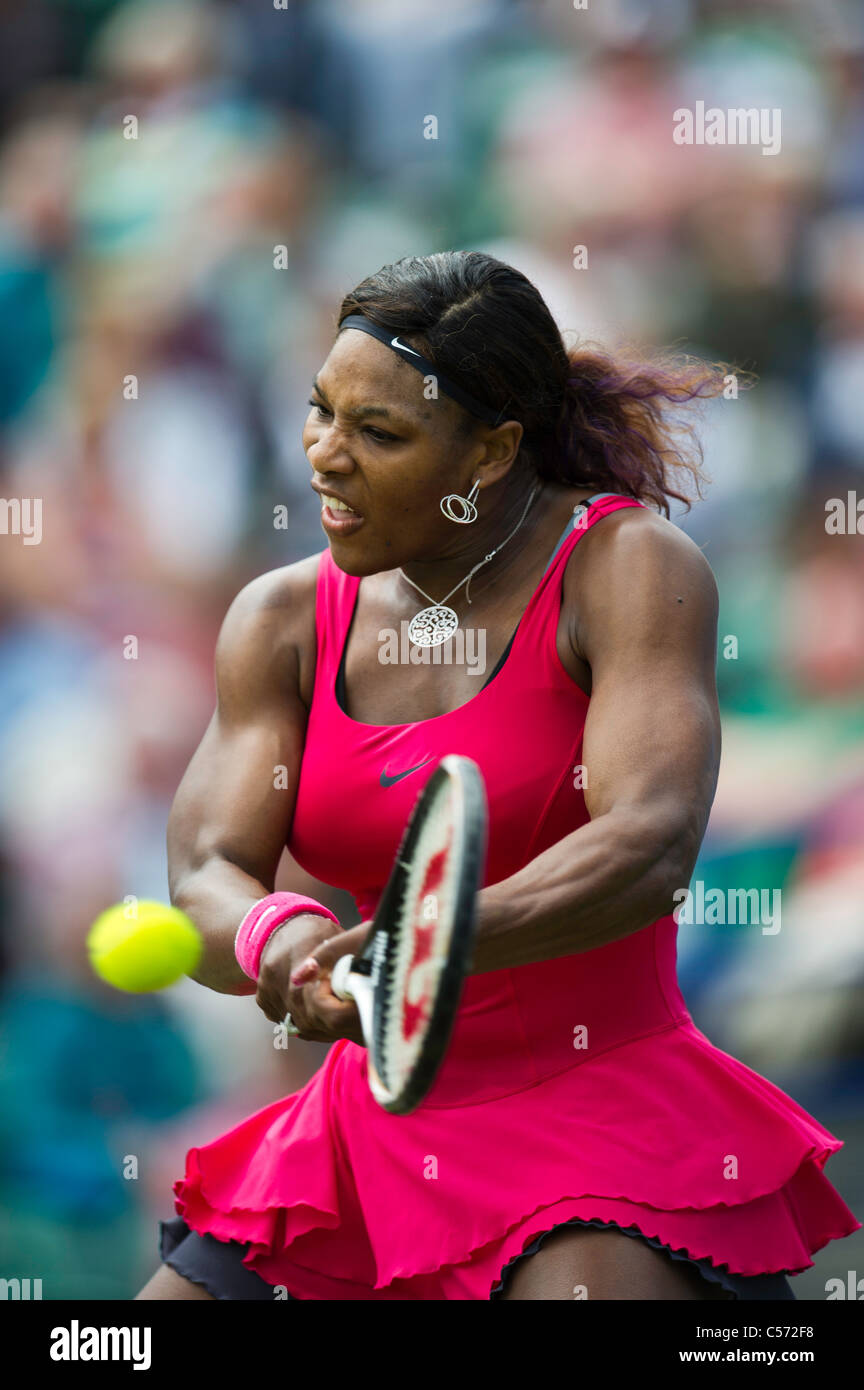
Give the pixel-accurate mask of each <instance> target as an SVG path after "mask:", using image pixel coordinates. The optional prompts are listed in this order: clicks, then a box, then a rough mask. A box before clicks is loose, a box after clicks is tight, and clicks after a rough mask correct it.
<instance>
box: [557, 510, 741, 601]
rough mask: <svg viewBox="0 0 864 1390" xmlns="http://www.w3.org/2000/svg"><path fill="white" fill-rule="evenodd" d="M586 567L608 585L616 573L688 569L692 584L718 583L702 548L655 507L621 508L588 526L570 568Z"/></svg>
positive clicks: (586, 574) (585, 568) (586, 570)
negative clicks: (612, 572)
mask: <svg viewBox="0 0 864 1390" xmlns="http://www.w3.org/2000/svg"><path fill="white" fill-rule="evenodd" d="M571 565H572V568H573V570H574V571H575V570H576V569H579V568H582V569H583V570H584V575H583V578H587V576H588V574H589V572H590V574H591V575H592V577H593V579H594V580H596V581H598V582H600V583H605V582H606V580H607V579H608V578H609V577H610V572H611V571H613V570H614V571H616V572H618V573H622V574H624V575H628V574H629V575H630V577H631V579H632V578H633V577H635V576H636V575H638V574H641V575H642V578H643V581H644V580H647V579H648V578H649V577H650V576H651V575H662V574H664V573H669V571H670V569H671V570H674V572H675V573H680V574H684V573H686V574H687V575H688V576H689V577H690V579H691V581H692V582H694V583H696V584H697V585H698V584H702V585H707V586H708V588H711V587H714V586H715V581H714V572H713V570H712V569H711V566H710V565H709V563H708V561H707V560H706V558H705V556H704V554H703V553H702V551H701V550H700V548H699V546H698V545H697V544H696V542H695V541H694V540H692V539H691V537H690V536H688V535H687V533H686V532H685V531H682V530H681V527H680V526H676V525H675V523H674V521H669V520H668V519H667V518H666V517H665V516H662V515H661V514H660V513H659V512H657V511H655V510H654V508H653V507H648V506H641V507H640V506H635V507H619V508H617V510H615V511H614V512H610V513H608V515H606V516H604V517H601V518H599V520H598V521H597V522H595V524H594V525H593V526H589V527H588V529H587V531H586V532H585V535H584V536H583V537H582V538H581V539H580V541H579V544H578V545H575V546H574V547H573V550H572V553H571V554H570V556H569V557H568V569H569V568H570V567H571Z"/></svg>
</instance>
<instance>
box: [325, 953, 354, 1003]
mask: <svg viewBox="0 0 864 1390" xmlns="http://www.w3.org/2000/svg"><path fill="white" fill-rule="evenodd" d="M353 964H354V957H353V956H340V957H339V959H338V960H337V962H336V964H335V965H334V966H333V969H332V971H331V974H330V988H331V989H332V991H333V993H334V994H335V995H336V997H337V998H338V999H353V998H354V995H353V994H352V992H351V988H350V986H349V984H348V976H349V975H350V974H351V967H352V965H353Z"/></svg>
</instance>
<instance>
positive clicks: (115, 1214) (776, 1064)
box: [0, 0, 864, 1298]
mask: <svg viewBox="0 0 864 1390" xmlns="http://www.w3.org/2000/svg"><path fill="white" fill-rule="evenodd" d="M698 101H704V102H705V104H706V106H716V107H719V108H723V109H727V108H738V107H744V108H750V107H756V108H771V109H775V108H779V109H780V110H781V112H782V145H781V149H780V151H779V152H778V153H777V154H774V155H764V154H763V153H762V151H761V149H759V148H758V147H752V146H749V147H748V146H732V145H725V146H712V147H707V146H682V145H678V144H676V143H675V142H673V140H672V113H673V112H674V111H675V110H676V109H677V108H681V107H687V108H692V107H693V106H694V105H695V103H696V102H698ZM430 116H434V117H435V118H436V121H435V122H434V123H432V124H431V125H430V122H429V120H428V118H429V117H430ZM430 132H431V133H433V134H434V138H427V137H428V135H429V134H430ZM576 246H584V247H585V248H587V265H586V266H585V267H584V268H582V269H576V268H574V264H573V256H574V247H576ZM451 247H474V248H479V249H482V250H485V251H488V252H490V253H492V254H493V255H496V256H498V257H499V258H501V259H503V260H505V261H509V262H511V263H512V264H514V265H515V266H517V267H518V268H520V269H521V270H523V271H524V272H525V273H526V274H528V275H529V277H531V278H532V279H533V280H534V282H535V283H536V284H537V286H538V287H539V289H540V290H541V292H542V293H543V294H544V296H545V297H546V299H547V302H548V303H549V305H550V307H551V308H552V311H553V313H554V314H555V316H556V319H557V320H558V322H559V324H560V325H561V327H562V329H563V330H564V331H565V334H566V336H567V340H568V341H575V339H576V338H593V339H600V340H601V341H603V342H604V343H607V344H610V345H614V344H616V343H619V342H620V343H622V344H623V343H631V342H636V343H638V344H639V345H642V346H648V347H650V346H652V345H654V346H658V347H665V346H669V345H672V344H680V345H681V346H682V347H684V348H685V350H686V351H688V352H695V353H698V354H699V355H702V356H705V357H709V358H711V359H712V360H721V361H726V362H730V361H731V362H733V363H735V364H738V365H739V366H740V367H741V368H742V369H745V370H748V371H752V372H755V373H756V375H757V377H758V382H757V385H756V386H755V387H754V388H753V389H751V390H748V391H745V392H742V393H741V394H740V396H738V397H737V398H736V397H735V395H734V391H733V392H731V393H730V397H729V398H728V399H722V400H717V401H716V402H713V403H711V404H710V405H709V406H706V407H705V412H704V418H703V424H702V437H703V441H704V447H705V467H706V471H707V473H708V475H709V477H710V479H711V481H710V484H709V485H708V486H707V487H706V489H705V495H704V498H703V499H702V500H701V501H697V502H696V505H695V506H694V508H693V510H692V511H691V512H690V513H688V514H684V513H683V511H680V512H676V515H675V519H676V520H677V521H678V522H679V524H680V525H682V526H683V527H684V529H686V530H687V531H688V532H689V534H691V535H692V536H693V538H694V539H695V540H696V541H697V543H698V544H699V545H700V546H701V547H703V549H704V552H705V554H706V556H707V558H708V559H709V561H710V562H711V564H712V566H713V568H714V571H715V574H716V576H717V580H718V584H719V588H720V593H721V618H720V622H721V628H720V633H721V645H720V651H719V653H718V679H719V685H720V692H721V701H722V707H723V715H724V757H723V767H722V771H721V777H720V783H719V786H718V793H717V800H716V804H715V808H714V812H713V814H712V819H711V824H710V826H709V831H708V835H707V837H706V841H705V845H704V847H703V853H702V856H701V858H700V861H699V864H698V866H697V870H696V875H695V877H696V878H699V879H701V880H703V881H704V882H705V883H706V884H710V885H711V886H716V887H720V888H722V889H726V888H729V887H733V888H734V887H740V888H744V889H747V888H750V887H757V888H762V887H766V888H771V889H774V888H780V889H782V892H783V921H782V929H781V930H780V931H779V932H778V933H777V934H776V935H768V934H764V933H762V932H761V931H760V930H759V928H758V927H752V926H737V927H736V926H723V927H716V926H714V927H712V926H705V925H702V924H698V923H697V924H693V925H682V926H681V929H680V945H681V974H682V983H683V985H684V988H685V993H686V996H687V999H688V1002H689V1003H690V1005H691V1008H692V1010H693V1012H694V1016H695V1017H696V1020H697V1022H698V1023H699V1024H700V1026H702V1027H703V1028H704V1029H705V1030H706V1032H708V1033H709V1035H710V1036H711V1037H712V1038H713V1039H714V1040H715V1041H716V1042H717V1043H718V1044H719V1045H720V1046H722V1047H726V1048H727V1049H728V1050H729V1051H731V1052H734V1053H735V1055H737V1056H739V1057H741V1058H742V1060H744V1061H746V1062H748V1063H749V1064H750V1065H753V1066H755V1067H757V1068H758V1069H760V1070H762V1071H763V1072H764V1073H765V1074H767V1075H769V1076H771V1077H772V1079H774V1080H776V1081H777V1082H778V1083H779V1084H783V1085H784V1086H785V1087H786V1088H787V1089H789V1090H791V1092H792V1094H794V1095H795V1096H796V1098H798V1099H799V1100H801V1101H802V1103H808V1104H810V1105H811V1106H812V1107H813V1108H814V1110H815V1112H816V1113H817V1115H819V1116H820V1118H823V1119H824V1118H826V1116H825V1104H824V1103H823V1102H824V1101H825V1100H826V1098H828V1097H830V1098H832V1104H836V1105H838V1106H841V1107H842V1106H843V1105H844V1104H846V1102H847V1100H848V1098H849V1097H850V1096H857V1098H858V1101H859V1102H860V1100H861V1094H862V1091H864V1028H862V1026H861V1023H860V1018H861V1009H860V1003H861V995H862V988H864V930H862V919H864V909H862V906H861V904H862V901H864V698H862V697H864V540H862V536H864V411H862V409H861V403H862V400H864V9H862V7H861V6H860V4H859V3H857V0H848V3H847V2H846V0H820V4H819V5H818V6H814V5H813V4H812V3H808V0H615V2H614V3H613V0H609V2H608V3H604V4H602V5H601V4H599V3H594V0H590V3H589V4H588V6H587V8H577V7H576V6H571V5H570V4H568V3H563V0H524V2H523V3H519V2H518V0H435V3H434V4H430V3H428V0H285V3H283V4H278V3H272V2H271V0H234V2H233V3H227V2H226V3H217V2H216V0H28V3H27V4H26V5H22V6H16V5H13V4H10V3H5V4H0V497H2V498H3V499H10V498H21V499H23V498H29V499H41V507H42V512H41V531H42V534H41V539H40V541H39V543H38V544H36V543H27V539H26V537H25V536H23V535H15V534H0V899H2V901H0V908H2V924H0V950H2V962H3V988H2V992H0V1266H2V1267H0V1275H3V1276H6V1277H9V1276H15V1275H17V1276H19V1277H26V1276H28V1275H30V1276H31V1277H42V1278H43V1280H44V1290H45V1292H44V1296H45V1297H69V1296H81V1297H90V1298H125V1297H129V1296H130V1295H131V1293H134V1291H135V1288H136V1287H137V1286H138V1285H139V1284H140V1283H141V1282H142V1281H143V1279H144V1278H145V1277H146V1276H147V1275H148V1274H149V1272H151V1269H152V1267H153V1266H154V1265H155V1262H156V1259H157V1254H156V1248H155V1236H154V1221H155V1218H156V1216H162V1217H167V1216H169V1215H171V1214H173V1212H172V1204H171V1195H170V1186H171V1181H172V1179H173V1178H175V1177H177V1176H179V1174H180V1172H181V1171H182V1160H183V1154H184V1152H185V1148H186V1147H187V1146H188V1145H189V1144H192V1143H201V1142H205V1141H206V1140H207V1139H208V1138H209V1137H211V1136H213V1135H215V1134H217V1133H219V1132H220V1131H221V1130H223V1129H224V1128H226V1127H227V1125H228V1124H230V1123H231V1122H232V1121H233V1120H235V1119H239V1118H240V1117H241V1116H242V1115H243V1114H246V1113H249V1111H250V1110H251V1109H253V1108H255V1106H256V1105H259V1104H260V1105H263V1104H266V1103H267V1102H268V1101H270V1100H272V1099H274V1098H276V1097H277V1096H279V1095H281V1094H284V1093H285V1092H286V1091H287V1090H289V1089H295V1088H296V1087H297V1086H298V1085H300V1084H302V1082H303V1081H304V1080H305V1079H306V1077H307V1076H308V1075H310V1074H311V1072H312V1071H313V1070H314V1069H315V1068H316V1067H317V1065H319V1063H320V1060H321V1057H322V1055H323V1049H322V1048H319V1047H317V1046H315V1045H308V1044H298V1043H292V1044H291V1045H290V1047H289V1048H288V1049H285V1050H280V1049H277V1048H274V1046H273V1039H272V1032H271V1030H270V1028H269V1025H267V1024H266V1021H262V1017H261V1015H260V1013H259V1012H258V1011H257V1010H256V1008H255V1006H254V1003H253V1002H252V1001H251V1000H248V999H247V1000H237V999H228V998H225V997H222V996H216V995H212V994H210V993H209V992H208V991H205V990H202V989H201V988H200V987H198V986H195V985H193V984H192V983H191V982H188V981H187V982H185V983H184V984H182V985H179V986H177V987H175V988H174V989H172V990H171V991H169V992H168V993H167V994H166V995H164V996H159V997H154V998H148V999H141V998H135V997H131V996H121V995H119V994H116V993H113V992H111V991H109V990H108V989H107V988H106V987H102V986H101V985H100V984H99V983H98V982H97V981H96V980H95V979H94V978H93V977H92V975H91V973H90V971H89V967H88V965H87V962H86V955H85V951H84V938H85V935H86V931H87V928H88V926H89V924H90V922H91V921H92V919H93V917H94V916H95V915H96V913H97V912H98V911H99V910H100V909H101V908H102V907H104V906H106V905H107V904H108V903H111V902H114V901H116V900H118V899H120V898H122V897H123V896H124V894H127V893H135V894H137V895H138V896H140V897H154V898H161V899H165V898H166V897H167V882H166V875H165V855H164V829H165V822H166V818H167V813H168V808H169V806H170V802H171V798H172V796H173V793H174V791H175V789H176V786H177V783H178V781H179V779H180V777H181V775H182V772H183V770H184V768H185V766H186V763H187V761H188V759H189V757H190V755H191V753H192V751H193V750H194V748H195V746H196V744H197V742H198V739H199V738H200V735H201V733H202V731H203V729H204V727H205V725H206V722H207V719H208V718H209V715H210V712H211V708H212V702H213V679H212V652H213V645H214V641H215V636H216V633H217V631H218V627H219V623H220V621H221V618H222V616H223V615H224V612H225V609H226V607H227V605H228V603H229V602H230V600H231V598H232V597H233V595H234V594H235V593H236V592H237V590H238V589H239V588H240V587H241V586H242V585H243V584H244V583H245V582H246V581H247V580H248V579H249V578H251V577H252V576H254V575H255V574H258V573H260V572H261V571H263V570H266V569H269V568H272V567H274V566H276V565H280V564H283V563H287V562H290V561H292V560H295V559H298V558H300V557H302V556H305V555H308V554H310V553H313V552H315V551H317V550H321V549H323V548H324V545H325V544H326V538H325V537H324V535H323V533H322V532H321V529H320V524H319V521H318V505H317V499H316V498H315V496H314V494H313V493H312V492H311V490H310V489H309V486H308V482H309V474H310V470H309V465H308V461H307V460H306V458H305V455H304V453H303V449H302V445H301V437H300V436H301V428H302V422H303V420H304V418H305V415H306V413H307V409H308V407H307V404H306V402H307V397H308V393H309V388H310V386H311V381H312V377H313V375H314V373H315V372H316V370H317V369H318V368H319V366H320V364H321V362H322V361H323V359H324V358H325V356H326V354H327V352H328V350H329V346H330V344H331V342H332V337H333V331H334V324H335V315H336V311H337V308H338V304H339V301H340V299H341V297H342V295H343V294H344V293H345V292H346V291H347V290H349V289H350V288H352V287H353V285H354V284H356V283H357V281H359V280H360V279H362V278H363V277H364V276H365V275H367V274H369V273H371V272H372V271H374V270H377V269H378V268H379V267H380V266H381V265H383V264H385V263H387V262H389V261H392V260H395V259H397V258H398V257H400V256H403V255H407V254H426V253H429V252H432V251H436V250H441V249H447V248H451ZM850 493H852V494H853V495H854V498H855V499H857V498H858V497H860V498H861V499H862V512H861V520H860V534H859V532H858V531H857V530H856V523H855V517H856V516H857V513H855V511H854V501H853V504H852V506H851V507H850V508H849V509H848V511H849V515H850V516H851V517H852V518H853V519H852V521H851V524H850V525H848V526H847V528H846V531H845V533H842V534H832V533H831V532H830V531H829V530H828V529H826V502H827V501H828V500H829V499H831V498H838V497H839V498H842V499H844V505H845V503H846V499H848V497H849V494H850ZM277 520H278V524H275V523H276V522H277ZM130 638H135V639H137V644H136V643H135V642H130V640H129V639H130ZM729 639H733V640H729ZM130 653H133V654H132V655H130ZM280 884H281V886H291V887H296V888H304V887H310V888H312V889H313V891H315V892H316V894H317V895H318V896H319V897H321V898H322V899H323V900H325V901H328V902H329V903H330V904H331V905H332V906H334V907H335V908H336V910H337V911H339V912H340V914H341V915H342V920H343V921H345V922H346V923H352V922H354V921H356V920H357V918H356V914H354V915H353V916H352V910H353V909H352V904H351V902H350V899H346V897H345V895H339V894H334V893H332V892H331V891H329V890H327V889H326V887H322V886H320V885H316V884H313V883H312V881H311V880H308V879H306V878H305V876H304V875H303V874H302V872H301V871H300V870H299V869H298V867H297V866H296V865H294V864H292V863H291V861H290V860H289V859H288V858H287V856H286V862H285V864H284V866H283V870H282V873H281V880H280ZM828 1118H830V1116H829V1117H828ZM841 1137H843V1136H842V1133H841ZM130 1158H132V1159H135V1160H136V1162H135V1163H131V1164H130V1163H129V1162H128V1161H127V1160H129V1159H130ZM859 1166H860V1158H859ZM132 1170H134V1172H132ZM130 1174H131V1175H130ZM841 1187H842V1184H841ZM844 1195H845V1196H846V1197H847V1200H849V1198H850V1196H851V1195H854V1194H851V1193H850V1191H849V1189H848V1186H847V1189H846V1190H845V1191H844ZM840 1258H841V1259H842V1260H846V1258H847V1257H846V1253H845V1251H844V1252H843V1253H842V1255H841V1257H840ZM844 1268H845V1264H844Z"/></svg>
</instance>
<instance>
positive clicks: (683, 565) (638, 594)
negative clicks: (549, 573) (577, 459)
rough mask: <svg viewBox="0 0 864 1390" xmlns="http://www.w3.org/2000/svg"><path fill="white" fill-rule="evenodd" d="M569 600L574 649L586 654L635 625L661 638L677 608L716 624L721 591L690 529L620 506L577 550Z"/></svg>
mask: <svg viewBox="0 0 864 1390" xmlns="http://www.w3.org/2000/svg"><path fill="white" fill-rule="evenodd" d="M562 603H563V606H564V608H565V611H569V613H570V615H571V635H572V639H573V640H574V648H575V650H577V651H579V652H584V651H585V650H586V648H588V647H590V646H591V645H592V644H593V641H596V640H599V637H600V635H601V634H604V633H605V634H606V635H608V636H609V637H610V638H611V637H612V634H613V633H614V632H617V633H618V634H619V636H620V638H621V640H626V638H627V634H628V632H629V633H630V634H631V635H632V633H633V631H634V628H639V629H641V630H646V631H653V632H654V633H655V635H659V630H662V629H663V628H664V625H666V630H668V625H669V622H670V618H671V611H670V610H673V609H674V611H675V612H676V614H682V613H683V612H686V613H687V614H688V616H689V618H690V620H691V622H692V623H694V624H695V626H696V627H697V628H699V627H704V629H705V630H706V631H707V630H708V629H712V628H713V626H714V625H715V624H716V620H717V612H718V607H719V596H718V592H717V583H716V580H715V578H714V572H713V570H712V569H711V566H710V565H709V563H708V561H707V560H706V558H705V556H704V555H703V553H702V551H701V550H700V548H699V546H698V545H696V543H695V541H693V540H692V539H691V538H690V536H688V535H687V534H686V532H684V531H682V530H681V528H680V527H679V526H676V525H675V523H674V522H672V521H669V520H668V519H667V518H666V517H664V516H661V515H660V513H659V512H657V511H654V510H653V508H650V507H621V508H619V509H618V510H616V511H614V512H611V513H609V514H608V515H607V516H605V517H603V518H602V519H601V520H600V521H598V522H597V523H596V524H595V525H594V526H591V527H589V528H588V530H587V531H586V533H585V535H584V536H582V537H581V539H580V541H579V543H578V544H577V545H575V546H574V547H573V550H572V552H571V554H570V555H569V556H568V559H567V565H566V569H565V577H564V588H563V594H562ZM658 624H659V629H658ZM674 626H675V625H674V624H673V627H674Z"/></svg>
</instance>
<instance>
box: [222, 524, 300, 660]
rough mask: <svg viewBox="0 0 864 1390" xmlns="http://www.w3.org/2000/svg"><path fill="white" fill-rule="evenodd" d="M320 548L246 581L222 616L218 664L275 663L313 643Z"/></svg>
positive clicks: (298, 652)
mask: <svg viewBox="0 0 864 1390" xmlns="http://www.w3.org/2000/svg"><path fill="white" fill-rule="evenodd" d="M322 553H323V552H320V551H319V552H318V553H317V554H315V555H308V556H306V557H305V558H304V559H302V560H295V561H294V562H293V564H290V565H280V566H279V567H278V568H277V569H272V570H267V571H266V572H265V573H264V574H259V575H257V576H256V578H255V579H251V580H250V581H249V583H248V584H245V585H244V587H243V588H242V589H241V590H240V592H239V593H238V594H237V595H236V597H235V598H234V600H233V601H232V603H231V605H230V607H229V609H228V612H227V613H226V615H225V618H224V620H223V622H222V628H221V631H220V633H219V641H218V643H217V648H216V660H217V666H219V665H222V666H224V665H226V664H230V665H231V666H236V665H237V664H239V663H247V662H256V663H266V665H267V666H268V667H273V665H274V664H276V665H279V664H281V662H282V661H283V659H284V658H285V657H286V656H292V655H293V656H296V655H299V656H300V658H301V667H302V665H303V659H304V657H308V654H309V652H310V651H312V652H314V648H315V596H316V589H317V583H318V570H319V566H320V563H321V556H322Z"/></svg>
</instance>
